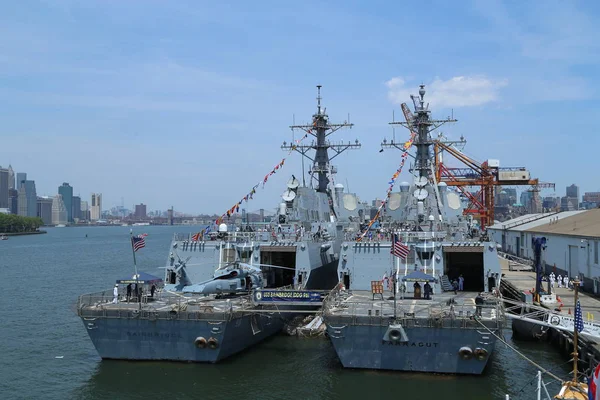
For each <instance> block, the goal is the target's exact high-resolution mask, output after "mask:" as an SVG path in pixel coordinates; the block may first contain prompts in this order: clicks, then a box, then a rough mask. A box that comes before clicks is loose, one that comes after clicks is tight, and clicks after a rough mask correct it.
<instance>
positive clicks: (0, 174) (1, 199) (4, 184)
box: [0, 167, 9, 208]
mask: <svg viewBox="0 0 600 400" xmlns="http://www.w3.org/2000/svg"><path fill="white" fill-rule="evenodd" d="M0 208H9V206H8V169H7V168H2V167H0Z"/></svg>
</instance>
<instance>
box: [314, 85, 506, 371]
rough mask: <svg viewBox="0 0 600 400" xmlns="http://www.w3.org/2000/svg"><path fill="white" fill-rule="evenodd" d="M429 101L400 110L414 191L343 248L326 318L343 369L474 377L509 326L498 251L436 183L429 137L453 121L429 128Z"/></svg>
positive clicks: (408, 187)
mask: <svg viewBox="0 0 600 400" xmlns="http://www.w3.org/2000/svg"><path fill="white" fill-rule="evenodd" d="M424 96H425V89H424V86H423V85H422V86H421V88H420V91H419V96H411V98H412V100H413V103H414V112H411V111H410V109H409V108H408V107H406V105H405V104H403V110H405V116H406V122H403V123H402V125H404V126H405V127H407V128H408V129H409V130H410V131H411V137H412V139H411V140H413V142H412V144H413V145H414V147H415V148H416V152H415V155H414V156H412V155H411V157H413V158H414V162H413V164H412V166H411V173H412V175H413V182H412V183H410V184H409V183H407V182H403V183H401V184H400V190H399V192H390V195H389V196H388V198H387V201H386V203H385V206H384V207H383V208H382V213H381V215H382V216H381V218H380V221H379V223H380V225H379V227H378V229H377V231H375V232H372V233H371V234H369V235H363V236H361V237H359V238H358V239H357V240H355V241H345V242H344V243H343V244H342V249H341V253H340V260H339V264H338V274H339V279H340V283H339V285H338V286H337V287H336V288H335V289H334V290H333V291H332V292H331V294H330V295H329V296H328V297H327V299H326V300H325V302H324V311H323V313H324V314H323V319H324V321H325V323H326V325H327V333H328V335H329V337H330V340H331V342H332V343H333V346H334V348H335V351H336V353H337V355H338V357H339V359H340V361H341V363H342V364H343V366H344V367H347V368H366V369H382V370H398V371H415V372H429V373H455V374H476V375H477V374H481V373H482V372H483V371H484V369H485V366H486V365H487V363H488V360H489V358H490V356H491V355H492V352H493V350H494V344H495V341H496V337H495V335H496V334H497V333H498V332H499V331H500V330H501V329H502V326H503V322H504V319H503V314H502V311H501V307H500V306H499V303H498V301H497V297H496V294H497V288H498V287H499V284H500V279H501V269H500V263H499V260H498V254H497V245H496V243H494V242H492V241H490V240H488V239H487V237H486V236H485V233H482V232H480V231H479V230H478V229H477V228H476V227H475V226H474V224H473V221H472V219H471V218H470V217H465V216H463V207H464V205H463V203H462V202H461V199H460V197H459V195H458V194H457V193H455V192H454V191H452V190H450V188H449V187H447V185H446V184H445V183H443V182H436V178H435V174H434V172H433V171H434V164H433V163H434V162H435V161H434V160H435V159H434V157H432V151H431V147H432V146H433V145H434V143H435V142H434V140H432V138H431V132H432V131H433V130H435V129H436V128H438V127H439V126H441V125H443V124H444V123H445V122H450V120H449V119H448V120H441V121H437V120H432V119H431V118H430V111H429V109H428V108H429V105H428V104H427V105H426V104H425V101H424ZM452 122H454V121H452ZM384 143H386V141H385V140H384ZM382 145H383V144H382ZM392 145H393V143H392ZM388 147H391V146H389V144H388ZM393 147H398V146H393ZM399 148H401V149H402V150H403V151H404V152H405V153H407V154H406V155H404V157H408V155H409V154H410V152H409V151H408V149H409V148H410V144H408V145H407V146H406V148H404V147H399ZM369 226H370V225H369ZM373 226H376V225H373ZM371 229H373V227H371ZM392 253H395V254H392ZM398 256H400V257H398ZM403 256H404V257H403ZM458 282H460V283H458ZM461 289H464V290H461Z"/></svg>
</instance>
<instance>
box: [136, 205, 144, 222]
mask: <svg viewBox="0 0 600 400" xmlns="http://www.w3.org/2000/svg"><path fill="white" fill-rule="evenodd" d="M135 218H137V219H145V218H146V205H145V204H144V203H142V204H136V205H135Z"/></svg>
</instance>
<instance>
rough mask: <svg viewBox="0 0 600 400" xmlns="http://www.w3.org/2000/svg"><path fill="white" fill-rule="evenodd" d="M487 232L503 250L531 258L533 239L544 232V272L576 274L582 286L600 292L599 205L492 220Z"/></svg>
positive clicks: (586, 289)
mask: <svg viewBox="0 0 600 400" xmlns="http://www.w3.org/2000/svg"><path fill="white" fill-rule="evenodd" d="M488 232H489V234H490V236H491V237H492V238H493V240H494V241H496V242H497V243H498V244H500V245H501V247H502V251H504V252H506V253H509V254H514V255H517V256H519V257H523V258H528V259H533V249H532V239H533V238H535V237H539V236H544V237H545V238H546V240H547V242H546V249H545V250H544V252H543V256H542V257H543V261H544V262H545V264H546V273H550V272H551V271H554V273H555V274H556V275H558V274H561V275H564V274H565V273H567V274H568V275H569V276H570V277H572V276H575V275H578V276H579V277H580V279H583V281H584V290H585V291H589V292H594V293H596V294H600V262H599V261H600V260H599V257H600V254H599V252H598V251H599V243H600V209H593V210H587V211H566V212H560V213H554V214H531V215H528V216H523V217H519V218H515V219H514V220H510V221H506V222H503V223H498V224H495V225H493V226H491V227H489V228H488Z"/></svg>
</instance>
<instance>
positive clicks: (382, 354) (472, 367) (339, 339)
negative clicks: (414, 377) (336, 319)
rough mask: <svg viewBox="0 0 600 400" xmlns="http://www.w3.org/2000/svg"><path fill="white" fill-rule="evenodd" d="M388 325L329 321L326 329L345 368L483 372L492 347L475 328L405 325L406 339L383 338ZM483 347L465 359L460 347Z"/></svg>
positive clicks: (455, 372) (488, 340) (449, 372)
mask: <svg viewBox="0 0 600 400" xmlns="http://www.w3.org/2000/svg"><path fill="white" fill-rule="evenodd" d="M386 330H387V326H369V325H349V326H345V327H344V326H337V327H336V326H331V325H328V327H327V332H328V334H329V337H330V339H331V342H332V343H333V346H334V348H335V351H336V353H337V355H338V357H339V359H340V361H341V363H342V365H343V366H344V367H346V368H365V369H381V370H396V371H412V372H429V373H432V372H434V373H447V374H472V375H479V374H481V373H483V371H484V369H485V367H486V365H487V363H488V360H489V358H490V356H491V355H492V352H493V349H494V343H495V338H494V337H493V336H492V335H485V334H483V333H482V332H481V331H478V330H477V329H448V328H429V327H427V328H418V327H415V328H405V331H406V334H407V336H408V338H409V340H408V342H404V343H402V342H396V343H394V342H389V341H384V340H382V338H383V337H384V335H385V333H386ZM464 346H469V347H470V348H471V349H475V348H482V349H485V351H486V353H487V354H486V356H485V357H482V359H479V358H477V357H475V356H474V355H473V356H471V357H470V358H468V359H466V358H464V357H463V356H461V354H459V351H460V349H461V348H462V347H464Z"/></svg>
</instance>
